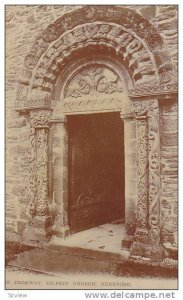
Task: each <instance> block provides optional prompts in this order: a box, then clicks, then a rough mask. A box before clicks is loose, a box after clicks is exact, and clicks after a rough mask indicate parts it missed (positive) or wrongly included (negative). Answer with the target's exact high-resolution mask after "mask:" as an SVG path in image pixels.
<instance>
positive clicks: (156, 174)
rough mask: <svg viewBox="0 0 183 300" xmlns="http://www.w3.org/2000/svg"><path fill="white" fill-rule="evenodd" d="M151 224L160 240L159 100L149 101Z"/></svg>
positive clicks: (154, 233) (152, 236) (153, 238)
mask: <svg viewBox="0 0 183 300" xmlns="http://www.w3.org/2000/svg"><path fill="white" fill-rule="evenodd" d="M148 127H149V130H148V131H149V136H148V139H149V226H150V237H151V240H152V241H153V243H156V244H157V243H159V241H160V228H159V213H160V207H159V197H160V195H159V193H160V149H159V138H160V137H159V107H158V101H157V100H151V101H149V109H148Z"/></svg>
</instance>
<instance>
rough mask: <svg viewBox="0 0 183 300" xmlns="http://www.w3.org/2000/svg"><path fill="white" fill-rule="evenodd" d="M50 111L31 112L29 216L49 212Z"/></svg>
mask: <svg viewBox="0 0 183 300" xmlns="http://www.w3.org/2000/svg"><path fill="white" fill-rule="evenodd" d="M50 113H51V112H50V111H47V110H36V111H31V112H30V123H31V131H30V199H29V204H28V208H27V215H28V216H29V217H34V216H36V215H38V216H45V215H47V214H48V203H47V199H48V178H47V176H48V175H47V165H48V153H47V152H48V126H49V117H50Z"/></svg>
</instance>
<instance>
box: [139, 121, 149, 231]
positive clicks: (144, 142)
mask: <svg viewBox="0 0 183 300" xmlns="http://www.w3.org/2000/svg"><path fill="white" fill-rule="evenodd" d="M136 135H137V144H136V145H137V149H136V150H137V230H136V235H137V236H138V235H139V234H140V235H141V234H142V233H143V234H147V222H148V221H147V219H148V123H147V116H138V117H136Z"/></svg>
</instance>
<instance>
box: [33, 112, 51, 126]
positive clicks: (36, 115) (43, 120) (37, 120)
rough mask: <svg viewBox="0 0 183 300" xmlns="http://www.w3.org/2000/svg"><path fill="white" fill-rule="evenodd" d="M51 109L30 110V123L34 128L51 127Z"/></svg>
mask: <svg viewBox="0 0 183 300" xmlns="http://www.w3.org/2000/svg"><path fill="white" fill-rule="evenodd" d="M51 113H52V112H51V110H47V109H37V110H31V111H30V123H31V127H33V128H40V129H41V128H45V129H47V128H49V127H50V117H51Z"/></svg>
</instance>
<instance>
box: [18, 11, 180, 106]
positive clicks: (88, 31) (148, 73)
mask: <svg viewBox="0 0 183 300" xmlns="http://www.w3.org/2000/svg"><path fill="white" fill-rule="evenodd" d="M86 11H87V14H88V11H92V12H93V11H95V15H94V16H93V17H92V18H91V19H87V18H86V15H85V13H86ZM109 11H110V14H109ZM111 12H112V13H111ZM124 12H125V13H124ZM79 14H81V15H80V17H79ZM89 15H90V13H89ZM109 15H111V17H110V18H109ZM74 16H76V19H75V18H74ZM81 16H83V17H82V18H81ZM119 16H120V18H119ZM71 20H72V21H71ZM111 20H113V21H114V24H113V25H112V24H111V23H108V22H111ZM122 20H123V22H122ZM88 21H89V22H90V23H88ZM70 22H71V23H70ZM98 22H100V23H98ZM101 22H103V24H101ZM68 23H70V26H68ZM74 24H75V25H74ZM76 25H77V26H80V27H78V28H75V26H76ZM66 28H67V29H68V28H69V30H71V31H70V32H67V29H66ZM56 39H57V41H56ZM142 39H143V41H144V42H142ZM53 41H55V44H52V45H51V47H49V43H51V42H53ZM152 41H153V42H152ZM88 47H98V48H99V49H101V47H102V48H103V49H104V50H105V51H107V52H108V53H109V54H110V55H111V51H113V53H114V55H117V57H118V58H117V59H118V60H119V62H122V63H124V64H125V67H126V68H127V69H128V72H129V74H130V76H131V78H132V80H133V81H134V86H138V85H141V86H144V85H147V84H149V83H150V85H152V86H154V89H155V90H156V89H157V87H158V86H159V83H161V84H163V85H164V84H165V85H166V84H167V83H173V78H174V77H175V76H174V69H173V65H172V62H171V58H170V56H169V55H168V54H167V52H166V51H165V50H164V49H163V46H162V38H161V37H160V35H159V34H158V33H157V32H156V30H155V29H154V27H153V26H152V25H151V24H149V23H148V21H147V20H146V19H144V18H143V17H142V16H140V15H138V14H137V13H135V12H134V11H131V10H129V9H126V8H124V7H111V8H110V9H109V7H105V6H102V7H101V8H99V7H97V6H92V7H87V8H82V9H79V10H76V11H73V12H72V13H70V14H66V15H64V16H63V17H61V18H60V19H58V20H57V21H56V22H55V23H53V24H51V25H49V26H48V28H47V29H46V30H45V31H44V32H43V33H42V35H41V36H40V37H39V38H38V39H37V40H36V41H35V43H34V45H33V48H32V50H31V52H30V54H28V56H27V57H26V59H25V67H26V68H24V75H22V77H21V78H20V84H19V87H18V90H17V99H16V107H17V109H19V110H25V109H27V108H28V109H29V108H32V107H36V106H37V107H49V106H51V99H52V91H53V88H54V85H55V82H56V81H57V79H58V76H59V74H60V73H61V72H62V71H64V69H65V68H67V67H68V59H69V58H71V57H73V56H74V55H75V52H78V51H85V53H86V48H88ZM96 51H97V50H96ZM152 55H153V56H154V60H152V58H151V57H152ZM154 62H155V63H154ZM33 69H34V70H33ZM25 70H27V72H25ZM158 75H159V77H158ZM82 84H84V82H83V83H81V86H80V92H81V91H82V92H83V93H87V89H88V87H87V86H86V85H85V86H83V85H82ZM100 87H101V90H102V88H105V82H103V83H102V84H101V85H100ZM146 90H147V88H146ZM165 90H166V88H165V89H164V91H162V92H165ZM130 93H131V92H130ZM132 94H134V91H132ZM132 96H133V95H132Z"/></svg>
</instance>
